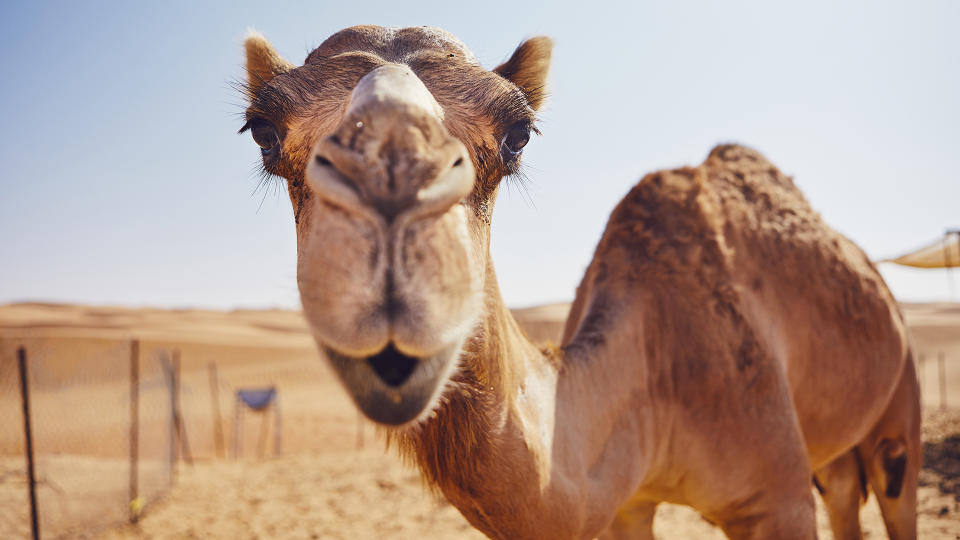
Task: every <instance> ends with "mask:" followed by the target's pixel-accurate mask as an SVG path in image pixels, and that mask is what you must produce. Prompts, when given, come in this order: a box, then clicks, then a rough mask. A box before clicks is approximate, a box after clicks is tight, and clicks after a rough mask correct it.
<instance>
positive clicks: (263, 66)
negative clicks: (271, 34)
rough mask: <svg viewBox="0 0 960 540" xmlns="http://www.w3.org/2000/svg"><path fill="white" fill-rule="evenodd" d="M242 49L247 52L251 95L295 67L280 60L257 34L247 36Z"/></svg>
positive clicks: (252, 33)
mask: <svg viewBox="0 0 960 540" xmlns="http://www.w3.org/2000/svg"><path fill="white" fill-rule="evenodd" d="M243 47H244V49H246V51H247V84H248V89H249V91H250V93H251V94H255V93H256V92H257V91H258V90H260V89H261V88H263V86H264V85H265V84H267V83H268V82H270V81H271V80H273V78H274V77H276V76H277V75H280V74H281V73H285V72H287V71H290V70H291V69H293V68H295V67H296V66H294V65H293V64H291V63H290V62H287V61H286V60H284V59H283V58H281V57H280V55H279V54H277V51H276V50H275V49H274V48H273V45H271V44H270V42H269V41H267V38H265V37H263V35H262V34H260V33H259V32H250V33H249V34H247V39H245V40H244V42H243Z"/></svg>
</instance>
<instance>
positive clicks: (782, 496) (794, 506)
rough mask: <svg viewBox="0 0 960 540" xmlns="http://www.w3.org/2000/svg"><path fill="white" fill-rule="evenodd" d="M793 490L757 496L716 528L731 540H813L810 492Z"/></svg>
mask: <svg viewBox="0 0 960 540" xmlns="http://www.w3.org/2000/svg"><path fill="white" fill-rule="evenodd" d="M808 478H809V477H808ZM795 488H796V489H792V490H783V491H779V492H778V490H769V491H761V492H758V493H756V494H755V495H754V496H753V497H750V498H749V499H748V501H747V502H746V504H743V505H742V506H741V507H740V508H739V512H737V513H736V514H735V515H732V516H730V517H728V518H727V519H723V520H718V522H719V523H718V524H719V525H720V528H721V529H723V532H724V534H726V535H727V538H730V539H731V540H769V539H771V538H776V539H778V540H816V538H817V519H816V511H815V506H814V503H813V493H812V490H811V489H810V488H809V484H806V483H805V484H804V485H802V486H795Z"/></svg>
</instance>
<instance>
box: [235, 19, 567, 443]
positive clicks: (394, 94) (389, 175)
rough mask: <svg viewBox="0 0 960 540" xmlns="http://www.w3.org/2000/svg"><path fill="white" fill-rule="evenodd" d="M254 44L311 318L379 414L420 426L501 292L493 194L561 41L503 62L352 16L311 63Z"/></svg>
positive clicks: (427, 33)
mask: <svg viewBox="0 0 960 540" xmlns="http://www.w3.org/2000/svg"><path fill="white" fill-rule="evenodd" d="M245 45H246V53H247V72H248V84H247V95H248V98H249V107H248V108H247V110H246V124H245V125H244V127H243V129H242V130H241V131H249V132H250V133H251V134H252V136H253V139H254V141H255V142H256V143H257V144H258V145H259V146H260V151H261V154H262V157H263V168H264V171H265V173H267V174H270V175H276V176H281V177H283V178H285V179H286V183H287V188H288V194H289V196H290V200H291V203H292V204H293V210H294V216H295V221H296V230H297V283H298V285H299V289H300V297H301V301H302V304H303V310H304V314H305V316H306V319H307V321H308V323H309V326H310V329H311V331H312V333H313V335H314V337H315V339H316V342H317V344H318V346H319V348H320V349H321V350H322V351H323V352H324V353H325V355H326V356H327V358H328V359H329V361H330V363H331V365H332V367H333V368H334V370H335V371H336V373H337V375H338V376H339V378H340V380H341V381H342V382H343V384H344V386H345V387H346V389H347V391H348V393H349V394H350V395H351V397H352V398H353V400H354V401H355V403H356V404H357V406H358V407H359V408H360V409H361V410H362V411H363V412H364V414H366V415H367V416H368V417H369V418H371V419H372V420H374V421H377V422H379V423H381V424H385V425H391V426H401V425H405V424H409V423H413V422H416V421H418V420H419V419H422V418H424V417H425V416H426V415H427V414H428V413H429V412H430V411H431V410H432V409H433V407H434V405H435V404H436V403H437V401H438V399H439V397H440V395H441V394H442V392H443V389H444V387H445V386H446V383H447V381H449V380H450V377H451V375H452V374H453V373H454V372H455V370H456V369H457V367H458V358H459V357H460V353H461V349H462V347H463V346H464V343H465V342H466V340H468V339H469V338H470V337H471V336H472V335H473V334H474V333H475V332H476V331H477V330H476V328H477V325H478V322H479V321H480V320H481V317H482V315H483V311H484V306H485V297H486V296H487V294H488V293H487V291H491V290H495V289H496V283H495V277H493V273H492V266H491V265H490V260H489V239H490V218H491V215H492V212H493V204H494V201H495V199H496V195H497V190H498V187H499V185H500V181H501V180H502V179H503V178H504V177H505V176H508V175H510V174H512V173H514V172H516V171H517V169H518V167H519V162H520V156H521V153H522V151H523V147H524V145H526V143H527V141H528V140H529V138H530V134H531V133H532V132H535V131H536V128H535V127H534V119H535V118H534V112H535V110H536V109H538V108H539V107H540V105H541V104H542V102H543V98H544V94H543V87H544V80H545V78H546V72H547V68H548V65H549V58H550V50H551V46H552V45H551V42H550V40H549V39H547V38H533V39H531V40H528V41H526V42H524V43H523V44H521V45H520V47H519V48H518V49H517V50H516V52H514V54H513V55H512V57H511V58H510V59H509V60H508V61H507V62H505V63H504V64H502V65H500V66H499V67H497V68H496V69H494V70H493V71H488V70H485V69H484V68H482V67H481V66H480V65H479V64H478V63H477V61H476V60H475V59H474V57H473V55H472V54H471V53H470V52H469V51H468V50H467V49H466V47H465V46H464V45H463V44H462V43H461V42H460V41H459V40H457V39H456V38H455V37H453V36H452V35H450V34H448V33H446V32H444V31H442V30H437V29H432V28H405V29H387V28H380V27H373V26H364V27H354V28H348V29H346V30H342V31H340V32H338V33H336V34H334V35H333V36H332V37H330V38H329V39H327V40H326V41H325V42H324V43H323V44H322V45H320V47H318V48H317V49H316V50H314V51H313V52H311V53H310V54H309V55H308V56H307V59H306V61H305V63H304V64H303V65H302V66H299V67H297V66H294V65H293V64H291V63H289V62H287V61H286V60H284V59H283V58H281V57H280V56H279V55H278V54H277V53H276V52H275V51H274V49H273V47H272V46H271V45H270V44H269V43H268V42H267V41H266V40H265V39H264V38H263V37H262V36H259V35H251V36H250V37H248V38H247V40H246V44H245Z"/></svg>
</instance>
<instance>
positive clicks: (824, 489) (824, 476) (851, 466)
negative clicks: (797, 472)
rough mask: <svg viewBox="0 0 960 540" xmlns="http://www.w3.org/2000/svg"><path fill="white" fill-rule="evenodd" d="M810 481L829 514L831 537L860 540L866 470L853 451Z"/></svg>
mask: <svg viewBox="0 0 960 540" xmlns="http://www.w3.org/2000/svg"><path fill="white" fill-rule="evenodd" d="M814 483H815V485H816V487H817V491H818V492H819V493H820V498H822V499H823V504H824V505H825V506H826V507H827V514H828V515H829V516H830V529H831V530H832V531H833V537H834V539H835V540H861V538H863V535H862V533H861V531H860V505H861V504H862V502H863V501H865V500H866V497H867V492H866V489H867V486H866V473H865V472H864V470H863V464H862V463H861V462H860V458H859V457H858V456H857V453H856V451H855V450H850V451H849V452H847V453H845V454H843V455H841V456H840V457H838V458H837V459H835V460H833V461H831V462H830V463H828V464H827V465H825V466H823V467H821V468H820V469H818V470H817V471H816V473H815V474H814Z"/></svg>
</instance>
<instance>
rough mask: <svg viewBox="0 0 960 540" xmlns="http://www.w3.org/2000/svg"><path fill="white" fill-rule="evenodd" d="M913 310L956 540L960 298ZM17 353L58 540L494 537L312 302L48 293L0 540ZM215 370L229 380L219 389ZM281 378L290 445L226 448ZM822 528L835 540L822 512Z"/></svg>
mask: <svg viewBox="0 0 960 540" xmlns="http://www.w3.org/2000/svg"><path fill="white" fill-rule="evenodd" d="M903 307H904V312H905V314H906V317H907V320H908V322H909V324H910V326H911V330H912V332H913V337H914V347H915V349H916V351H917V353H918V360H919V358H920V356H921V355H922V357H923V362H922V365H923V366H924V371H923V372H922V376H921V379H922V381H923V385H924V390H925V395H924V402H925V404H926V406H927V409H928V413H927V418H928V426H927V428H925V438H926V439H927V443H928V444H927V450H928V461H929V462H931V463H933V464H934V465H932V466H931V468H929V469H928V470H925V471H924V477H923V479H924V483H925V484H926V486H925V487H924V488H923V489H922V492H921V504H920V507H921V518H920V528H921V531H922V533H923V534H922V537H924V538H955V536H956V534H957V533H958V532H960V506H958V503H957V499H956V497H957V496H958V494H960V487H958V486H960V483H958V482H960V481H958V480H957V479H956V478H958V477H960V448H958V447H960V413H958V412H957V410H956V409H953V408H951V410H950V411H947V412H943V413H940V412H935V409H936V407H935V406H936V405H938V404H939V401H940V396H939V385H938V381H937V376H938V371H939V364H938V356H939V355H940V354H941V353H942V354H943V357H944V360H943V362H944V368H945V372H946V375H947V377H946V390H947V398H948V403H949V404H951V405H960V305H957V304H923V305H904V306H903ZM568 309H569V306H568V305H565V304H557V305H551V306H539V307H536V308H529V309H522V310H516V312H515V313H516V315H517V317H518V319H519V320H520V321H521V323H522V324H523V326H524V328H525V329H526V330H527V332H528V334H529V335H530V336H531V338H532V339H535V340H537V341H544V340H551V341H554V342H558V341H559V338H560V332H561V330H562V323H563V320H564V319H565V317H566V313H567V311H568ZM132 337H136V338H138V339H140V359H141V360H140V366H141V379H140V393H141V407H140V423H141V426H140V439H141V440H140V446H141V455H142V456H143V461H142V463H143V465H142V466H141V469H142V470H141V475H140V479H141V489H142V491H141V492H147V491H150V490H152V491H154V492H156V493H164V496H163V497H162V498H161V499H159V500H156V502H153V504H151V505H150V506H148V507H147V508H146V511H145V514H144V516H143V518H142V520H141V521H140V522H139V523H138V524H137V525H119V526H118V525H117V523H118V521H122V520H123V517H124V516H125V515H126V513H127V506H126V500H127V492H126V490H127V480H128V465H127V463H128V462H127V461H126V456H127V455H128V452H129V448H128V440H129V407H128V404H129V365H130V343H129V339H131V338H132ZM19 346H25V347H26V348H27V351H28V354H29V356H30V366H31V370H32V371H31V390H32V392H33V407H32V411H33V415H34V421H35V427H34V433H35V441H36V447H37V452H38V456H39V458H38V460H39V468H38V470H39V473H40V479H41V485H40V488H39V490H40V504H41V524H42V527H43V533H44V537H45V538H57V537H61V538H86V537H103V538H111V539H115V538H368V537H380V538H423V537H428V538H464V539H465V538H480V535H479V534H478V533H477V532H476V531H474V530H473V529H471V528H470V527H469V525H468V524H467V523H466V522H465V521H464V520H463V518H462V517H461V516H460V515H459V513H458V512H457V511H456V510H455V509H453V508H452V507H450V506H449V505H447V504H446V503H445V502H444V501H442V500H441V499H439V498H437V497H436V496H435V495H434V494H433V493H431V492H430V491H429V490H427V489H425V488H424V487H423V486H422V484H421V482H420V480H419V477H418V476H417V474H416V472H415V471H413V470H411V469H409V468H407V467H405V466H404V465H403V464H401V463H399V461H398V459H397V458H396V456H394V455H393V454H392V453H390V452H385V451H384V450H383V445H382V443H381V442H380V441H379V440H378V439H377V438H376V437H375V435H374V431H375V430H374V428H373V426H371V425H370V424H369V423H368V422H366V421H365V420H361V419H359V418H358V415H357V413H356V411H355V409H354V408H353V407H352V405H351V404H350V403H349V400H348V399H347V398H346V396H345V394H344V393H343V391H342V390H341V389H340V388H339V386H338V384H337V382H336V381H335V379H334V377H333V374H332V373H331V372H330V371H329V370H328V369H327V368H326V366H325V365H324V363H323V362H322V361H321V360H320V358H319V357H318V355H317V353H316V350H315V348H314V344H313V341H312V339H311V338H310V336H309V334H308V333H307V330H306V326H305V324H304V321H303V319H302V317H301V315H300V314H299V313H298V312H293V311H284V310H263V311H257V310H238V311H232V312H218V311H209V310H194V309H184V310H160V309H127V308H112V307H90V306H72V305H55V304H36V303H33V304H17V305H10V306H0V538H25V537H26V536H27V534H28V532H29V531H28V521H27V520H28V516H27V512H26V490H25V483H24V481H23V470H24V466H23V463H24V462H23V457H22V448H23V436H22V429H21V424H20V422H21V415H20V409H19V407H20V402H19V391H18V388H17V374H16V369H15V362H14V353H15V350H16V348H17V347H19ZM173 350H177V351H179V354H180V358H181V374H182V375H181V378H182V392H181V402H182V408H183V412H184V420H185V427H186V433H187V439H188V443H189V447H190V451H191V454H192V455H193V457H194V458H195V460H196V462H195V463H194V465H193V466H187V465H185V464H181V465H180V467H179V472H178V481H177V484H176V486H175V487H174V488H173V489H170V490H168V488H167V486H168V485H169V484H170V475H171V474H172V471H169V470H168V469H166V463H167V461H165V460H167V459H168V458H169V452H170V448H169V436H170V418H169V394H168V393H167V391H166V388H167V386H166V384H167V382H166V373H165V371H164V370H163V368H162V366H163V365H164V362H169V358H170V353H171V352H172V351H173ZM211 364H214V365H216V368H217V371H218V375H219V379H218V382H217V385H216V390H217V393H218V396H217V398H216V400H214V398H213V394H212V392H211V385H210V378H209V373H210V372H209V366H210V365H211ZM269 385H272V386H275V387H276V388H277V389H278V390H279V400H280V407H281V411H282V419H283V425H282V427H281V428H280V433H281V435H282V443H283V449H282V455H280V456H273V455H272V449H271V445H270V444H265V443H264V441H272V437H273V430H274V429H275V426H274V425H273V423H272V420H271V417H269V416H263V415H256V414H246V415H245V419H244V422H243V423H242V426H243V433H242V436H241V437H240V439H239V441H240V443H241V444H240V447H241V456H240V459H238V460H234V459H232V458H229V459H222V458H218V451H217V447H218V443H219V441H218V440H217V439H216V437H215V433H216V430H215V425H216V420H215V418H216V415H217V413H216V407H215V405H216V406H219V412H220V419H219V422H220V424H219V425H220V428H221V430H222V432H223V433H224V441H223V442H224V443H225V445H226V448H225V450H226V451H227V453H228V454H229V453H230V450H231V446H232V444H231V443H232V438H233V434H234V431H233V422H232V419H233V413H234V392H235V390H236V389H237V388H243V387H255V386H269ZM954 401H955V402H954ZM361 443H362V447H361ZM261 454H262V455H261ZM951 467H953V468H952V469H951ZM951 470H953V471H955V474H954V473H950V471H951ZM951 475H952V476H951ZM951 490H954V491H953V493H944V492H945V491H946V492H949V491H951ZM148 500H150V501H154V499H153V498H148ZM821 510H822V509H821ZM863 516H864V522H865V527H866V529H867V530H868V531H869V535H868V538H882V537H884V536H883V534H882V533H881V532H880V531H881V530H882V524H881V523H882V522H881V520H880V517H879V514H878V511H877V508H876V505H875V503H873V502H872V501H871V503H870V504H868V506H867V507H866V508H865V509H864V511H863ZM820 521H821V527H820V528H821V534H822V535H823V537H824V538H829V537H830V536H829V534H828V533H826V532H825V531H826V530H827V529H826V522H825V517H824V515H823V513H822V511H821V515H820ZM656 527H657V534H658V536H659V537H660V538H721V537H722V536H721V535H720V533H719V532H718V531H717V530H716V529H715V528H713V527H712V526H710V525H709V524H707V523H706V522H704V521H703V520H702V519H700V518H699V516H697V514H696V513H695V512H693V511H691V510H689V509H686V508H682V507H675V506H670V505H663V506H662V508H661V509H660V510H659V514H658V520H657V525H656Z"/></svg>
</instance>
